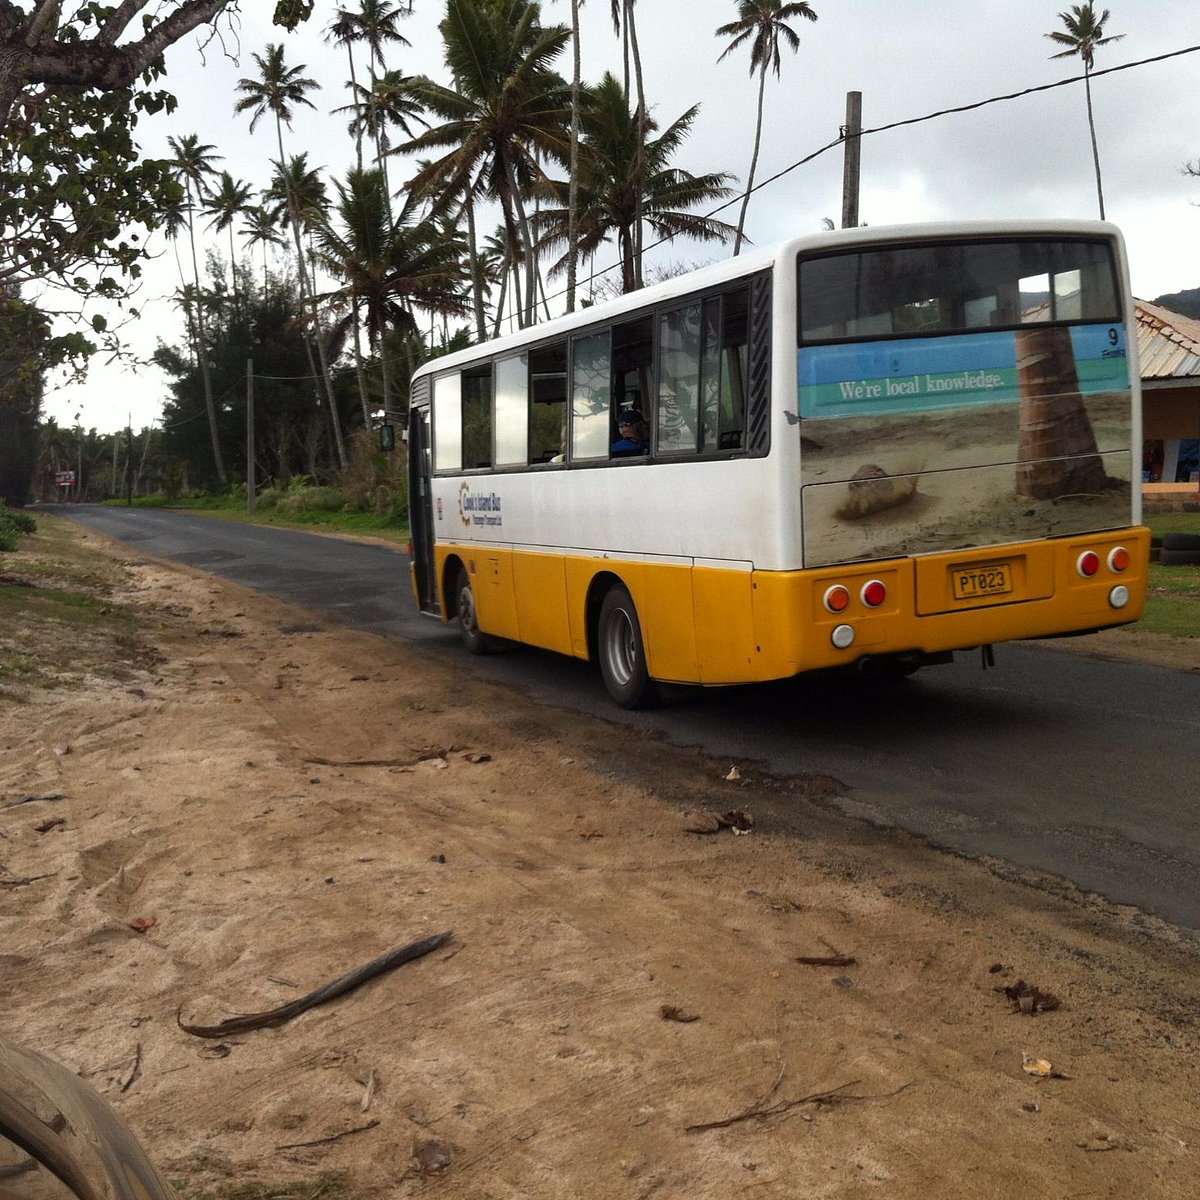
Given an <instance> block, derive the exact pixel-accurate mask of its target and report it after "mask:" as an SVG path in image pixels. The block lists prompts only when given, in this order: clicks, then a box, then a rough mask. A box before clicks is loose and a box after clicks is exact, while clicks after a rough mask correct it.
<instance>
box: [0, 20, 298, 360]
mask: <svg viewBox="0 0 1200 1200" xmlns="http://www.w3.org/2000/svg"><path fill="white" fill-rule="evenodd" d="M306 2H307V0H291V2H290V3H288V2H285V3H280V5H279V6H278V10H277V12H276V19H277V21H278V22H279V23H281V24H287V25H289V26H293V25H294V24H295V23H296V22H297V21H299V20H301V19H303V17H304V16H305V15H306V14H305V12H304V8H305V4H306ZM233 7H236V0H162V2H161V3H158V4H155V5H154V6H153V7H152V9H151V11H149V12H146V11H144V10H145V9H146V8H147V5H146V4H145V3H144V2H139V0H124V2H123V3H119V4H118V3H113V4H109V5H104V4H97V3H94V2H93V0H25V2H23V3H21V2H18V0H0V228H3V229H4V231H5V235H4V238H3V239H0V283H9V284H17V285H19V284H22V283H25V282H29V281H44V282H49V283H52V284H54V285H55V286H56V287H58V288H60V289H66V290H68V291H74V292H76V293H77V294H78V295H80V296H81V297H83V298H84V300H85V301H86V300H87V299H89V298H91V297H96V296H98V297H101V298H104V299H118V300H119V299H121V298H122V297H123V295H124V294H125V292H126V288H127V287H128V285H129V284H131V283H134V282H136V280H137V278H138V276H139V274H140V264H141V261H142V259H143V258H144V254H145V250H144V246H145V238H146V234H147V232H148V231H149V230H151V229H153V228H154V227H155V226H156V224H157V220H158V213H159V212H160V211H161V210H162V209H163V208H165V207H167V206H168V204H169V202H170V200H171V198H172V196H173V194H174V192H175V190H176V184H175V182H174V180H173V177H172V172H171V170H170V167H169V164H168V163H166V162H165V161H161V160H149V161H144V162H143V161H141V156H140V152H139V149H138V146H137V143H136V140H135V136H134V131H135V128H136V126H137V123H138V120H139V118H140V117H141V116H142V115H144V114H146V113H152V112H159V111H162V110H164V109H165V110H167V111H170V110H172V109H173V108H174V104H175V101H174V98H173V97H172V96H171V95H170V94H169V92H167V91H164V90H162V89H161V88H160V86H159V81H160V79H161V76H162V73H163V64H162V56H163V54H164V52H165V51H166V50H167V49H168V48H169V47H171V46H172V45H173V44H174V43H175V42H176V41H178V40H179V39H180V38H181V37H183V36H185V35H186V34H188V33H189V32H191V31H192V30H196V29H199V28H201V27H203V26H206V25H207V26H212V25H213V23H214V22H215V21H216V20H217V19H218V18H219V17H220V16H221V14H222V13H224V12H225V11H226V10H227V9H231V8H233ZM308 7H311V4H308ZM131 315H136V313H135V312H134V313H131ZM92 327H93V332H94V333H96V334H100V335H105V334H106V333H107V332H108V331H107V328H106V325H105V322H104V320H103V319H102V318H101V317H100V316H98V315H97V316H95V317H94V318H93V319H92ZM94 349H95V344H94V343H93V342H92V341H91V340H90V339H89V338H88V337H85V336H84V335H83V334H81V333H68V334H62V335H57V336H52V331H51V327H50V325H49V324H47V325H45V326H44V328H43V330H42V336H41V338H40V340H39V341H38V342H37V343H36V344H30V345H28V346H27V354H28V355H29V356H30V357H29V364H28V365H29V369H30V370H39V369H44V368H45V367H47V366H51V365H55V364H57V363H60V362H63V361H66V360H68V359H81V358H84V357H86V356H87V355H88V354H89V353H91V352H92V351H93V350H94Z"/></svg>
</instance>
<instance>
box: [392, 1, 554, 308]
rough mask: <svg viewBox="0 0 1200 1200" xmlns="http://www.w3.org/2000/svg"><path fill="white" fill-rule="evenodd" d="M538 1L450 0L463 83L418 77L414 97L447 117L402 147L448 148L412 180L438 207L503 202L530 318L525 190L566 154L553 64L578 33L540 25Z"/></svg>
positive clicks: (456, 69)
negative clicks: (544, 164) (543, 163)
mask: <svg viewBox="0 0 1200 1200" xmlns="http://www.w3.org/2000/svg"><path fill="white" fill-rule="evenodd" d="M540 16H541V7H540V5H539V4H538V3H536V0H448V3H447V6H446V17H445V19H444V20H443V21H442V23H441V25H440V26H439V28H440V29H441V33H442V38H443V40H444V42H445V49H446V64H447V66H448V67H449V68H450V73H451V75H452V76H453V78H454V80H455V82H456V86H455V87H454V88H448V87H444V86H443V85H442V84H439V83H436V82H434V81H433V80H432V79H429V78H428V77H426V76H420V77H418V78H417V79H415V80H414V81H413V87H414V89H415V93H416V95H417V97H418V98H419V99H420V100H421V102H422V103H423V104H424V105H425V107H426V108H427V109H428V110H429V111H430V112H431V113H432V114H434V115H435V116H437V117H440V118H441V122H442V123H441V124H439V125H435V126H434V127H433V128H431V129H429V130H427V131H426V132H425V133H422V134H421V135H420V136H419V137H416V138H413V139H411V140H410V141H409V142H407V143H406V144H405V145H404V146H402V147H400V148H401V149H402V150H404V151H412V152H420V151H424V150H428V149H438V150H445V151H446V153H445V154H443V155H442V157H440V158H435V159H434V160H433V161H431V162H429V163H427V164H425V165H424V166H423V167H421V168H420V169H419V170H418V171H417V173H416V175H415V176H414V177H413V179H412V181H411V182H410V185H409V186H410V188H411V189H412V191H413V193H414V194H415V195H417V196H418V197H423V198H429V199H432V200H433V201H434V205H435V212H437V211H442V212H445V211H450V210H453V209H455V208H458V207H461V206H462V205H463V204H464V203H465V202H466V201H467V199H468V198H472V199H473V198H474V197H477V196H481V195H488V196H490V197H492V198H493V199H495V200H497V201H498V202H499V204H500V211H501V213H502V215H503V219H504V228H505V234H506V237H507V238H508V242H509V250H510V257H511V259H512V260H513V261H523V262H524V266H525V296H524V304H523V306H521V305H518V309H519V311H520V312H521V320H522V322H523V324H528V323H529V322H530V321H531V320H532V317H533V308H534V304H535V301H536V262H535V259H534V256H533V253H532V246H533V238H532V234H531V232H530V229H529V217H528V213H527V210H526V207H525V199H524V197H525V196H526V195H527V194H528V193H529V192H531V191H532V190H534V189H537V188H545V187H546V186H547V183H548V181H547V180H546V176H545V174H544V173H543V171H542V168H541V167H540V166H539V165H538V161H537V156H538V155H539V154H540V155H543V156H545V157H546V158H548V159H551V160H553V161H556V162H564V161H566V160H567V158H568V155H569V147H568V141H569V134H568V128H567V127H568V118H569V114H570V87H569V85H568V84H567V83H566V81H565V80H564V79H563V78H562V77H561V76H560V75H559V74H558V73H557V72H556V71H555V70H554V69H553V66H552V64H553V62H554V60H555V59H556V58H557V57H558V56H559V54H560V53H561V52H562V51H563V49H564V48H565V46H566V44H567V41H568V39H569V38H570V36H571V31H570V30H569V29H568V28H567V27H566V26H565V25H549V26H543V25H542V24H541V23H540Z"/></svg>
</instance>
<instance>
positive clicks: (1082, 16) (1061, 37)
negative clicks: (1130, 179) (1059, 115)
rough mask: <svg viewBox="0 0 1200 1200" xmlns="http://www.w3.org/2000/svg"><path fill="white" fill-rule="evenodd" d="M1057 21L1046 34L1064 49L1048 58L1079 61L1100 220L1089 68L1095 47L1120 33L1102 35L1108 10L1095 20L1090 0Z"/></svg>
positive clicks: (1100, 194)
mask: <svg viewBox="0 0 1200 1200" xmlns="http://www.w3.org/2000/svg"><path fill="white" fill-rule="evenodd" d="M1058 19H1059V20H1060V21H1061V22H1062V23H1063V25H1064V26H1065V28H1064V29H1056V30H1054V31H1053V32H1051V33H1048V34H1046V37H1048V38H1049V39H1050V40H1051V41H1052V42H1055V43H1057V44H1058V45H1060V46H1066V49H1065V50H1062V51H1060V52H1059V53H1058V54H1052V55H1050V57H1051V58H1072V57H1074V56H1075V55H1076V54H1078V55H1079V57H1080V58H1081V59H1083V87H1084V91H1085V93H1086V94H1087V115H1088V129H1089V130H1090V131H1091V135H1092V161H1093V162H1094V163H1095V164H1096V198H1097V200H1099V202H1100V220H1102V221H1103V220H1104V187H1103V185H1102V184H1101V182H1100V150H1099V148H1098V147H1097V145H1096V122H1095V121H1094V120H1093V118H1092V80H1091V74H1092V66H1093V65H1094V63H1095V61H1096V47H1097V46H1107V45H1108V44H1109V43H1110V42H1119V41H1120V40H1121V39H1122V38H1123V37H1124V36H1125V35H1124V34H1123V33H1114V34H1110V35H1109V36H1108V37H1105V36H1104V26H1105V25H1107V24H1108V9H1107V8H1106V9H1105V10H1104V11H1103V12H1102V13H1101V14H1100V16H1099V18H1097V16H1096V10H1095V8H1093V7H1092V0H1088V2H1087V3H1086V4H1073V5H1071V8H1070V11H1068V12H1060V13H1059V14H1058Z"/></svg>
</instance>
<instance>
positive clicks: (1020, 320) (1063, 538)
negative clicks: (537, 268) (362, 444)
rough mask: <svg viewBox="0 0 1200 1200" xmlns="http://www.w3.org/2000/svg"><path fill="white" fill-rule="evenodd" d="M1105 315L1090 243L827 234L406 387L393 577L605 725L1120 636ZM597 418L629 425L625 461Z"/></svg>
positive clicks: (1118, 395) (1055, 231)
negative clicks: (763, 685) (606, 714)
mask: <svg viewBox="0 0 1200 1200" xmlns="http://www.w3.org/2000/svg"><path fill="white" fill-rule="evenodd" d="M1132 330H1133V304H1132V299H1131V297H1130V291H1129V277H1128V268H1127V264H1126V258H1125V250H1124V245H1123V242H1122V239H1121V236H1120V234H1119V232H1118V231H1117V230H1116V229H1115V228H1114V227H1113V226H1111V225H1108V224H1103V223H1099V222H1066V221H1051V222H1039V223H1032V222H1004V223H970V224H966V223H963V224H944V225H937V226H933V225H923V226H896V227H893V228H871V229H855V230H844V231H841V232H837V233H832V232H831V233H821V234H818V235H815V236H812V237H805V238H798V239H795V240H793V241H790V242H787V243H785V244H783V245H780V246H777V247H775V248H773V249H769V250H768V249H763V250H757V251H752V252H750V253H747V254H743V255H741V256H740V257H738V258H735V259H732V260H730V261H728V262H724V263H721V264H719V265H716V266H712V267H708V268H705V269H703V270H700V271H696V272H694V273H692V274H690V275H684V276H680V277H678V278H675V279H671V280H669V281H668V282H666V283H663V284H661V285H658V286H655V287H652V288H647V289H645V290H644V291H640V292H636V293H634V294H632V295H628V296H625V297H622V298H620V299H618V300H615V301H613V302H612V303H606V304H602V305H597V306H595V307H592V308H587V309H584V310H582V311H580V312H576V313H574V314H571V315H570V316H566V317H562V318H559V319H557V320H552V321H548V322H546V323H545V324H542V325H538V326H535V327H533V328H530V329H526V330H524V331H522V332H520V333H517V334H514V335H512V336H509V337H504V338H500V339H498V340H496V341H492V342H487V343H485V344H482V345H479V346H476V347H473V348H471V349H469V350H465V351H462V352H460V353H456V354H451V355H447V356H445V357H443V358H440V359H437V360H434V361H432V362H429V363H427V364H425V365H424V366H423V367H422V368H421V369H420V370H419V371H418V372H417V374H416V376H415V377H414V379H413V385H412V395H411V408H410V423H409V437H408V444H409V456H410V462H409V466H410V484H409V488H410V501H411V521H412V536H413V560H412V578H413V587H414V591H415V594H416V598H417V603H418V604H419V606H420V608H421V609H422V610H423V611H425V612H428V613H432V614H435V615H438V616H440V617H441V619H442V620H443V621H456V622H457V623H458V625H459V627H460V630H461V635H462V639H463V642H464V643H465V645H466V647H467V649H469V650H471V651H473V652H476V653H478V652H481V651H483V650H484V649H485V648H486V645H487V641H488V639H489V638H501V639H511V640H515V641H518V642H526V643H529V644H530V645H534V646H541V647H545V648H547V649H550V650H556V651H560V652H561V653H563V654H569V655H574V656H575V657H577V658H585V659H590V660H592V661H593V662H595V663H596V665H597V666H598V667H599V670H600V673H601V675H602V677H603V679H604V682H605V685H606V687H607V688H608V691H609V693H610V694H611V695H612V697H613V699H614V700H615V701H616V702H617V703H618V704H620V705H623V706H625V707H630V708H633V707H640V706H643V705H646V704H648V703H650V702H652V700H653V699H654V695H655V683H656V681H670V682H678V683H692V684H709V685H719V684H734V683H745V682H750V681H756V680H768V679H779V678H783V677H786V676H791V675H796V674H798V673H800V672H804V671H816V670H824V669H828V668H837V667H847V666H851V665H857V666H859V667H863V668H866V669H868V670H877V671H879V672H880V673H882V674H896V675H899V674H908V673H910V672H911V671H913V670H915V669H916V668H918V667H920V666H923V665H926V664H929V663H938V662H947V661H949V660H950V658H951V656H952V654H953V652H954V651H956V650H963V649H968V648H974V647H979V646H983V647H985V648H990V647H991V646H992V645H993V644H995V643H997V642H1003V641H1008V640H1010V639H1015V638H1038V637H1053V636H1060V635H1064V634H1073V633H1079V632H1085V631H1091V630H1097V629H1102V628H1106V627H1108V626H1113V625H1122V624H1126V623H1128V622H1131V621H1135V620H1137V618H1138V617H1139V616H1140V615H1141V611H1142V606H1143V603H1144V596H1145V584H1146V575H1147V563H1148V559H1149V533H1148V531H1147V530H1146V529H1145V528H1143V527H1141V526H1140V489H1139V487H1138V486H1137V483H1136V477H1135V474H1134V467H1135V463H1136V461H1137V459H1136V458H1135V455H1134V453H1133V448H1134V447H1140V445H1141V431H1140V410H1141V405H1140V396H1139V383H1138V371H1137V363H1136V357H1135V356H1136V339H1135V338H1134V337H1133V336H1132ZM623 413H626V414H627V413H634V414H635V415H637V416H641V417H642V418H644V421H645V425H646V429H647V438H648V441H647V444H646V445H645V446H644V447H642V450H641V452H634V453H630V452H629V451H630V447H631V443H630V442H629V441H628V440H625V441H622V437H623V436H624V435H626V434H628V432H629V431H628V430H627V429H623V428H619V427H618V420H619V417H620V416H621V414H623Z"/></svg>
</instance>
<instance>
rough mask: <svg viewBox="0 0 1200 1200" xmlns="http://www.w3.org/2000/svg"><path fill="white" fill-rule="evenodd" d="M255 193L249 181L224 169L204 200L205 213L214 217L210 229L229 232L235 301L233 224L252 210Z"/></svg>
mask: <svg viewBox="0 0 1200 1200" xmlns="http://www.w3.org/2000/svg"><path fill="white" fill-rule="evenodd" d="M253 194H254V189H253V188H252V187H251V186H250V185H249V184H248V183H243V182H241V180H238V179H234V177H233V176H232V175H231V174H230V173H229V172H228V171H222V172H221V178H220V180H219V182H218V183H217V186H216V187H215V188H213V189H212V190H211V191H210V192H209V193H208V195H207V196H206V197H205V198H204V202H203V208H204V211H205V213H207V214H208V216H209V217H211V218H212V219H211V220H210V221H209V223H208V227H209V229H215V230H216V231H217V232H218V233H220V232H221V230H223V229H224V230H228V232H229V287H230V291H231V292H232V293H233V299H234V302H235V303H236V302H237V273H236V271H235V270H234V265H235V263H236V261H237V254H236V252H235V251H234V248H233V226H234V222H235V221H236V220H237V219H238V217H241V216H244V215H245V214H246V213H248V212H249V211H250V209H251V207H252V206H251V204H250V198H251V196H253Z"/></svg>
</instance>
